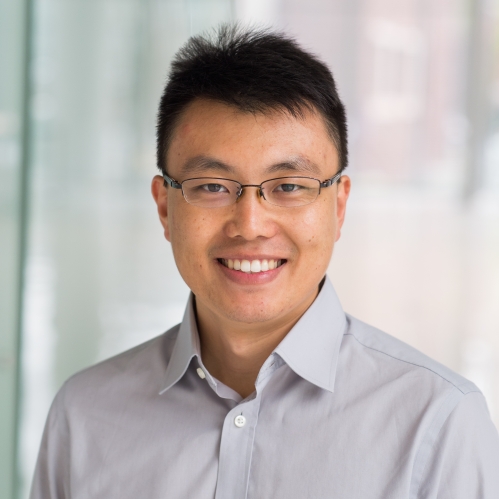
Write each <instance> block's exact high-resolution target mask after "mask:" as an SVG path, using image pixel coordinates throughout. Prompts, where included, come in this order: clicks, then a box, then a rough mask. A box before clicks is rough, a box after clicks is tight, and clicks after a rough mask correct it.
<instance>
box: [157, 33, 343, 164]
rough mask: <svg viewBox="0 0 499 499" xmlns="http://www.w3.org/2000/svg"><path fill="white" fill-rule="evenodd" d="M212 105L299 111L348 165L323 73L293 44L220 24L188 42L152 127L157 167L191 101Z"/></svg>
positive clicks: (330, 82) (339, 116)
mask: <svg viewBox="0 0 499 499" xmlns="http://www.w3.org/2000/svg"><path fill="white" fill-rule="evenodd" d="M198 98H204V99H209V100H214V101H217V102H221V103H224V104H228V105H230V106H234V107H235V108H237V109H239V110H241V111H243V112H249V113H266V112H269V111H274V110H282V111H286V112H288V113H290V114H291V115H292V116H294V117H303V111H304V110H305V109H308V110H312V111H314V112H315V111H318V112H319V113H320V114H321V115H322V117H323V119H324V120H325V123H326V126H327V128H328V131H329V134H330V136H331V138H332V140H333V142H334V144H335V146H336V149H337V151H338V155H339V164H340V171H342V170H344V169H345V168H346V166H347V161H348V142H347V124H346V112H345V106H344V105H343V103H342V102H341V100H340V98H339V96H338V91H337V89H336V84H335V81H334V78H333V75H332V74H331V71H330V70H329V69H328V67H327V66H326V65H325V64H324V63H323V62H321V61H320V60H319V59H318V58H317V57H315V56H314V55H312V54H310V53H308V52H306V51H305V50H303V49H302V48H301V47H299V46H298V44H297V43H296V41H295V40H294V39H293V38H290V37H288V36H287V35H284V34H282V33H277V32H273V31H269V30H265V29H263V30H262V29H243V28H241V27H240V26H239V25H237V24H235V25H234V24H232V25H231V24H223V25H221V26H220V27H219V28H218V29H217V30H215V32H214V33H213V34H211V35H200V36H194V37H191V38H189V40H188V41H187V43H186V44H185V45H184V46H183V47H182V48H181V49H180V50H179V51H178V52H177V54H176V56H175V58H174V59H173V62H172V64H171V71H170V74H169V78H168V82H167V84H166V87H165V90H164V92H163V95H162V97H161V101H160V104H159V110H158V125H157V166H158V168H159V169H160V170H161V171H162V172H165V163H166V155H167V151H168V147H169V145H170V142H171V139H172V136H173V132H174V130H175V126H176V124H177V122H178V119H179V117H180V116H181V114H182V112H183V111H184V110H185V108H186V107H187V106H188V105H189V104H190V103H191V102H192V101H194V100H195V99H198Z"/></svg>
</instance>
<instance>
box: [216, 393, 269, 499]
mask: <svg viewBox="0 0 499 499" xmlns="http://www.w3.org/2000/svg"><path fill="white" fill-rule="evenodd" d="M259 408H260V396H257V397H256V398H254V399H252V400H248V401H246V402H243V403H241V404H239V405H238V406H236V407H234V409H232V410H231V411H230V412H229V413H228V414H227V416H226V417H225V420H224V424H223V429H222V439H221V442H220V457H219V465H218V477H217V489H216V495H215V499H234V498H237V499H245V498H246V494H247V489H248V478H249V473H250V466H251V456H252V453H253V440H254V436H255V428H256V423H257V419H258V411H259Z"/></svg>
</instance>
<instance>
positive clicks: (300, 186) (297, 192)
mask: <svg viewBox="0 0 499 499" xmlns="http://www.w3.org/2000/svg"><path fill="white" fill-rule="evenodd" d="M240 190H241V184H239V183H238V182H235V181H233V180H228V179H220V178H199V179H189V180H185V181H184V182H182V192H183V195H184V198H185V200H186V201H187V202H188V203H190V204H193V205H196V206H201V207H204V208H217V207H221V206H228V205H231V204H234V203H235V202H236V201H237V198H238V197H239V193H240ZM319 192H320V182H319V181H318V180H317V179H313V178H307V177H283V178H278V179H272V180H267V181H266V182H263V183H262V193H263V197H264V198H265V200H266V201H268V202H269V203H271V204H273V205H276V206H283V207H292V206H303V205H306V204H309V203H312V202H313V201H315V200H316V199H317V196H318V195H319Z"/></svg>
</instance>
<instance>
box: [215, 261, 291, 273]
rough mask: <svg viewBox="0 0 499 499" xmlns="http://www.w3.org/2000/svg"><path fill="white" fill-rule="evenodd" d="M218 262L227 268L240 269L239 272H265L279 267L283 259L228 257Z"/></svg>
mask: <svg viewBox="0 0 499 499" xmlns="http://www.w3.org/2000/svg"><path fill="white" fill-rule="evenodd" d="M220 262H221V263H222V264H223V265H225V266H226V267H227V268H229V269H234V270H240V271H241V272H245V273H247V274H249V273H254V274H255V273H258V272H267V271H268V270H274V269H276V268H277V267H280V266H281V265H282V264H283V262H284V260H251V261H249V260H237V259H235V260H230V259H226V258H223V259H220Z"/></svg>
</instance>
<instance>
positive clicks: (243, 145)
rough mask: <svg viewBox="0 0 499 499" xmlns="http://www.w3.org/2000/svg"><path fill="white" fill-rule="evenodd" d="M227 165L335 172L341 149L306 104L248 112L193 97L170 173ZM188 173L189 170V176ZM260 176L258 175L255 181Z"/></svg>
mask: <svg viewBox="0 0 499 499" xmlns="http://www.w3.org/2000/svg"><path fill="white" fill-rule="evenodd" d="M217 163H218V164H219V166H220V170H224V167H228V168H225V169H226V170H227V171H228V173H233V174H237V175H239V176H241V175H242V176H243V177H244V178H246V179H249V178H250V177H253V176H255V175H258V174H262V173H263V172H269V173H270V171H269V169H270V170H272V168H274V171H277V170H280V171H282V170H284V169H285V168H284V167H283V165H286V164H287V165H290V170H291V171H300V170H303V173H306V174H307V175H309V174H311V173H314V172H315V174H316V175H317V176H320V177H322V176H325V177H324V178H326V177H327V176H328V175H329V176H332V175H334V173H336V171H337V170H338V154H337V151H336V147H335V145H334V142H333V141H332V139H331V137H330V135H329V133H328V130H327V127H326V125H325V123H324V120H323V118H322V116H321V115H320V114H319V113H314V112H312V111H310V110H303V116H301V117H294V116H292V115H291V114H289V113H288V112H285V111H279V110H278V111H275V110H270V111H269V112H266V113H255V114H253V113H247V112H242V111H240V110H238V109H237V108H235V107H232V106H228V105H226V104H222V103H219V102H214V101H209V100H202V99H199V100H196V101H194V102H192V103H191V104H190V105H189V106H188V107H187V109H186V110H185V111H184V113H183V114H182V116H181V118H180V120H179V122H178V124H177V126H176V129H175V132H174V134H173V138H172V141H171V144H170V147H169V149H168V153H167V169H168V172H169V174H170V175H177V176H179V175H182V174H188V173H203V169H204V168H206V167H208V168H209V169H211V170H213V169H216V168H217ZM184 177H185V176H184ZM253 180H255V179H254V178H253V179H252V181H253Z"/></svg>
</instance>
